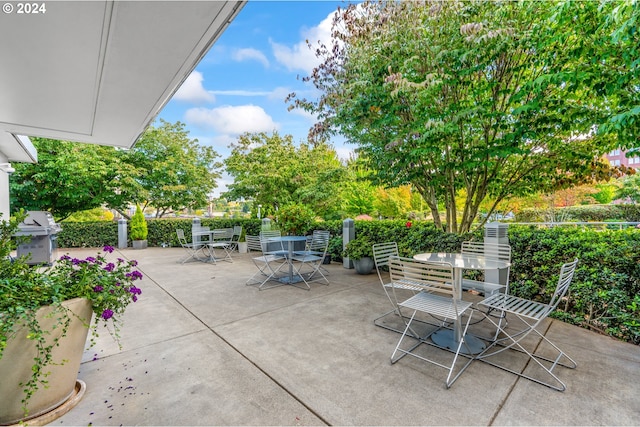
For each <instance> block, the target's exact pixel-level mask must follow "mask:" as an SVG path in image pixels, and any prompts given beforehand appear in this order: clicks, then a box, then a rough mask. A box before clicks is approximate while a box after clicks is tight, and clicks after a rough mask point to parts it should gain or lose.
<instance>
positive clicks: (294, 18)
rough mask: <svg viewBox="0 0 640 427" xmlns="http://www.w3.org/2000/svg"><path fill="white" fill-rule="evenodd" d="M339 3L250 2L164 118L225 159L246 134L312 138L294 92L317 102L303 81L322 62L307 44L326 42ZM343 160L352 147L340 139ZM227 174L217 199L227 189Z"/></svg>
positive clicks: (308, 119) (309, 119) (310, 119)
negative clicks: (291, 100)
mask: <svg viewBox="0 0 640 427" xmlns="http://www.w3.org/2000/svg"><path fill="white" fill-rule="evenodd" d="M346 5H347V4H346V3H344V2H340V1H249V2H248V3H247V4H246V5H245V6H244V8H243V9H242V10H241V11H240V13H239V14H238V16H237V17H236V18H235V20H234V21H233V22H232V23H231V25H230V26H229V27H228V28H227V30H226V31H225V32H224V33H223V34H222V36H221V37H220V38H219V39H218V41H217V42H216V43H215V44H214V46H213V47H212V48H211V50H210V51H209V53H208V54H207V55H206V56H205V57H204V58H203V60H202V61H201V62H200V64H199V65H198V66H197V67H196V69H195V71H194V72H193V73H192V74H191V75H190V76H189V78H188V79H187V80H186V81H185V83H184V84H183V85H182V87H181V88H180V89H179V90H178V92H177V93H176V94H175V96H174V97H173V99H172V100H171V101H170V102H169V103H168V104H167V105H166V106H165V108H164V109H163V110H162V111H161V113H160V114H159V115H158V117H159V118H162V119H164V120H167V121H169V122H172V123H174V122H176V121H181V122H183V123H185V124H186V128H187V129H188V130H189V136H190V137H191V138H197V139H198V141H199V143H200V144H201V145H209V146H212V147H214V149H215V150H216V151H217V152H218V153H219V154H220V155H221V156H222V158H225V157H227V155H228V154H229V152H230V149H229V148H228V146H229V144H230V143H232V142H234V141H235V140H236V139H237V137H238V135H240V134H241V133H243V132H263V131H264V132H268V133H270V132H272V131H273V130H277V131H278V132H279V133H280V134H281V135H285V134H290V135H293V138H294V141H296V142H298V141H301V140H305V139H306V135H307V133H308V130H309V128H310V127H311V126H312V124H313V123H314V120H313V117H311V116H310V115H309V114H308V113H306V112H304V111H297V110H294V111H287V107H288V105H287V104H286V103H285V102H284V99H285V97H286V96H287V94H289V93H290V92H293V91H295V92H297V93H298V94H300V95H303V96H305V97H312V98H313V97H315V96H317V93H316V92H315V91H314V88H313V86H311V85H310V84H308V83H303V82H302V80H301V78H302V77H304V76H307V75H309V74H310V72H311V70H312V68H313V67H314V66H315V65H316V64H317V63H318V59H317V58H315V56H314V55H313V53H312V51H311V50H309V49H308V47H307V45H306V42H305V40H306V39H309V40H328V39H329V34H330V30H331V16H332V14H333V12H334V11H335V10H336V9H337V8H338V6H340V7H343V8H344V7H346ZM334 145H335V147H336V150H337V151H338V154H339V155H340V157H343V158H347V157H348V152H349V151H350V150H351V148H350V147H345V146H344V145H342V144H341V143H340V142H337V141H336V142H335V144H334ZM228 182H229V177H227V176H225V177H223V180H222V181H221V182H219V188H218V189H217V190H216V192H215V194H216V196H217V195H218V194H219V193H220V191H224V189H225V185H226V184H227V183H228Z"/></svg>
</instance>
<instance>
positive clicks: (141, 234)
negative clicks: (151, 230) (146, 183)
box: [130, 205, 148, 240]
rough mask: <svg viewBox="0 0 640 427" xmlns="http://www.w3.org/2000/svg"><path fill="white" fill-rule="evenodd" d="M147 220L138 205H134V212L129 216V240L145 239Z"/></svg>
mask: <svg viewBox="0 0 640 427" xmlns="http://www.w3.org/2000/svg"><path fill="white" fill-rule="evenodd" d="M147 234H148V231H147V220H146V219H145V218H144V214H143V213H142V209H140V205H136V213H134V214H133V216H132V217H131V232H130V236H131V240H147Z"/></svg>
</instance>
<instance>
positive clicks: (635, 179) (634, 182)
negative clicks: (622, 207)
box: [615, 174, 640, 203]
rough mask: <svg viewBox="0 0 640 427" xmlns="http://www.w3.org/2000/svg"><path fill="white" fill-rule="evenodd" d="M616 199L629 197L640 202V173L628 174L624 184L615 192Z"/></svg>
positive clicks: (623, 180)
mask: <svg viewBox="0 0 640 427" xmlns="http://www.w3.org/2000/svg"><path fill="white" fill-rule="evenodd" d="M615 198H616V199H627V198H628V199H629V200H631V201H632V202H633V203H640V174H635V175H628V176H626V177H624V178H623V179H622V186H621V187H620V188H618V190H617V191H616V193H615Z"/></svg>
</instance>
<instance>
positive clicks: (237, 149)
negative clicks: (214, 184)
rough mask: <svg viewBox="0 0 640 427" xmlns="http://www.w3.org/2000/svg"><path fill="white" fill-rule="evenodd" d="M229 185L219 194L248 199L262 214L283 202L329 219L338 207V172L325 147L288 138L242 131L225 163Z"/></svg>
mask: <svg viewBox="0 0 640 427" xmlns="http://www.w3.org/2000/svg"><path fill="white" fill-rule="evenodd" d="M224 163H225V166H226V170H227V173H229V175H231V176H232V177H233V178H234V182H233V184H230V185H229V186H228V191H227V192H226V193H224V194H223V195H222V197H225V198H227V199H229V200H237V199H240V198H252V199H254V206H256V205H262V209H263V211H262V212H263V213H264V215H273V214H275V212H276V211H277V210H278V209H279V208H281V207H283V206H285V205H289V204H294V203H296V204H304V205H306V206H309V207H311V208H312V209H313V211H314V212H315V213H316V214H317V215H321V216H325V217H326V216H330V215H331V214H332V213H333V212H335V211H336V210H337V208H338V207H339V205H340V200H339V192H338V191H337V188H338V185H339V184H340V183H341V182H342V181H343V178H344V168H343V167H342V165H341V163H340V160H339V159H338V157H337V154H336V152H335V150H333V148H332V147H331V146H329V145H327V144H324V143H319V144H313V145H311V144H307V143H301V144H299V145H296V144H294V142H293V137H292V136H291V135H285V136H280V134H278V133H277V132H274V133H272V134H267V133H264V132H262V133H246V134H243V135H241V136H240V137H239V138H238V141H237V142H236V143H235V144H233V149H232V151H231V155H230V156H229V157H228V158H227V159H226V160H225V162H224Z"/></svg>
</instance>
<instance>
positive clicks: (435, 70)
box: [289, 1, 638, 233]
mask: <svg viewBox="0 0 640 427" xmlns="http://www.w3.org/2000/svg"><path fill="white" fill-rule="evenodd" d="M633 3H634V4H635V1H634V2H633ZM617 4H619V3H602V4H598V3H596V2H567V3H549V2H488V1H466V2H458V1H425V2H386V1H382V2H377V3H364V4H361V5H357V6H353V5H352V6H350V7H348V8H347V9H346V10H344V11H342V12H341V13H339V14H338V15H336V19H335V21H334V31H333V37H334V44H333V45H332V46H318V47H316V53H317V55H318V56H320V57H321V58H322V60H323V62H322V63H321V64H320V65H319V66H318V67H317V68H316V69H314V71H313V73H312V74H311V76H309V77H308V78H307V80H309V81H311V82H313V84H314V85H315V86H316V88H318V89H319V90H320V91H321V92H322V95H321V97H320V98H319V100H306V99H298V98H296V95H295V94H291V95H290V98H289V99H290V100H292V101H293V104H292V107H293V106H298V107H302V108H304V109H306V110H308V111H310V112H313V113H316V114H318V117H319V119H320V122H319V123H318V124H317V125H316V126H315V127H314V128H313V129H312V134H311V137H315V136H318V135H323V136H324V135H326V134H331V133H334V132H339V133H341V134H343V135H344V136H346V137H347V139H348V141H349V142H351V143H354V144H357V145H358V148H357V151H358V152H359V153H361V155H362V156H363V158H365V159H368V160H369V161H370V163H371V166H372V168H373V169H375V170H376V171H377V173H376V178H377V180H378V181H379V182H382V183H384V184H386V185H389V186H394V187H397V186H400V185H403V184H407V183H410V184H412V186H413V187H414V188H415V189H417V190H418V191H419V192H420V194H421V195H422V196H423V198H424V200H425V202H426V204H427V205H428V207H429V209H430V211H431V214H432V217H433V220H434V222H435V223H436V224H437V225H439V226H442V222H441V218H440V210H439V209H440V208H439V203H443V204H444V206H445V210H446V212H445V221H446V228H447V230H448V231H452V232H459V233H463V232H466V231H468V230H469V229H470V228H471V225H472V223H473V221H474V219H475V218H476V216H477V214H478V209H479V207H480V205H481V203H482V201H483V200H485V198H487V197H488V196H490V197H491V199H492V200H493V201H494V203H493V205H492V207H491V208H490V210H489V214H490V213H491V212H492V211H493V209H495V207H496V206H497V204H498V203H499V202H500V201H501V200H503V199H504V198H506V197H511V196H517V195H526V194H532V193H536V192H551V191H554V190H558V189H562V188H568V187H570V186H572V185H576V184H581V183H587V182H594V181H596V180H601V179H604V180H606V179H608V178H609V177H611V176H613V175H614V174H615V173H616V171H614V170H612V169H611V168H610V167H609V166H608V164H607V163H606V162H603V161H602V160H601V155H602V154H604V153H606V152H607V151H609V150H610V149H611V148H612V147H614V146H617V145H620V144H623V141H624V140H626V141H629V140H630V138H632V136H633V135H634V134H635V135H637V132H636V131H635V130H633V131H629V130H628V129H623V127H621V126H616V124H617V123H620V122H621V121H623V120H624V121H625V123H634V122H633V120H635V119H636V118H637V113H636V111H635V110H636V108H635V107H632V105H638V81H637V75H638V73H637V69H638V63H637V62H638V61H637V56H635V58H636V59H633V58H630V59H629V58H626V60H625V61H623V62H622V63H620V62H616V59H617V58H619V57H620V58H622V57H623V56H624V57H626V56H628V55H626V53H625V49H628V48H629V47H630V43H633V42H636V41H637V37H638V35H637V31H636V32H635V33H634V32H633V30H632V29H631V26H627V27H625V28H627V30H626V31H624V32H622V33H620V34H617V35H616V33H615V31H617V30H615V28H616V27H615V25H612V24H611V22H613V21H617V22H624V23H625V24H628V23H629V22H630V21H631V20H633V19H635V18H634V17H635V16H637V15H636V12H637V8H635V9H634V8H628V9H627V8H620V7H618V8H615V6H616V5H617ZM614 8H615V10H613V9H614ZM614 12H615V13H614ZM614 18H615V19H614ZM633 22H635V21H633ZM633 28H635V27H633ZM637 46H638V45H635V47H632V48H631V49H632V51H634V52H637V50H638V47H637ZM634 67H635V68H634ZM630 68H632V69H633V70H634V71H633V72H631V77H629V76H627V75H626V74H625V72H628V71H630ZM585 70H586V71H585ZM623 74H625V76H624V77H622V75H623ZM634 76H635V77H634ZM616 78H618V80H615V79H616ZM614 80H615V81H614ZM614 92H615V93H617V94H618V95H617V96H611V95H612V93H614ZM634 102H635V104H634ZM620 115H622V116H620ZM635 123H636V124H635V126H636V128H637V124H638V123H637V121H636V122H635ZM594 130H595V132H594ZM461 192H463V194H464V202H463V203H462V206H459V203H456V196H458V195H459V194H460V193H461ZM480 225H482V224H480Z"/></svg>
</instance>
